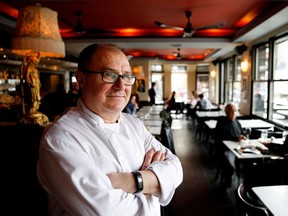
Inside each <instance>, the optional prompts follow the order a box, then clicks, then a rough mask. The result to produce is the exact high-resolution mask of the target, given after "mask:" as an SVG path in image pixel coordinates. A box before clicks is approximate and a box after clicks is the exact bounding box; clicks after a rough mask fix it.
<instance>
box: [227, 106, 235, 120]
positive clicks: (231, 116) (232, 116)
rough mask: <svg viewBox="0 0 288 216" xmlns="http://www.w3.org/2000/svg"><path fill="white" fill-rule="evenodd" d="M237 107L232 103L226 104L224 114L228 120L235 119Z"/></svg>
mask: <svg viewBox="0 0 288 216" xmlns="http://www.w3.org/2000/svg"><path fill="white" fill-rule="evenodd" d="M237 112H238V107H237V105H236V104H234V103H228V104H227V105H226V106H225V113H226V116H227V118H228V119H230V120H234V119H236V117H237Z"/></svg>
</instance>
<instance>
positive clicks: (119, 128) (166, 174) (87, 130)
mask: <svg viewBox="0 0 288 216" xmlns="http://www.w3.org/2000/svg"><path fill="white" fill-rule="evenodd" d="M151 148H154V149H155V151H157V150H162V151H165V152H166V159H165V161H158V162H154V163H152V164H151V165H150V166H149V168H148V169H150V170H153V172H154V173H155V174H156V176H157V178H158V179H159V182H160V186H161V192H162V195H161V196H160V197H156V196H152V197H151V199H148V200H147V199H146V198H145V196H144V194H143V193H142V192H140V193H137V194H132V193H126V192H125V191H123V190H121V189H113V187H112V184H111V181H110V180H109V178H108V177H107V175H106V174H108V173H111V172H133V171H138V170H139V169H140V167H141V165H142V163H143V160H144V156H145V154H146V153H147V151H148V150H149V149H151ZM37 174H38V178H39V181H40V183H41V185H42V186H43V188H44V189H45V190H46V191H47V192H48V196H49V205H50V215H55V216H60V215H61V216H63V215H65V216H66V215H77V216H79V215H81V216H88V215H93V216H95V215H101V216H113V215H117V216H119V215H120V216H121V215H125V216H130V215H131V216H132V215H137V216H138V215H139V216H142V215H145V216H146V215H147V216H152V215H160V204H161V205H163V206H165V205H167V204H168V203H169V202H170V201H171V199H172V197H173V195H174V192H175V189H176V188H177V187H178V186H179V185H180V183H181V182H182V180H183V170H182V166H181V163H180V161H179V159H178V158H177V157H176V156H175V155H173V154H172V153H171V151H170V150H169V149H167V148H165V147H164V146H163V145H162V144H161V143H160V142H159V141H157V140H156V139H155V138H154V136H152V135H151V134H150V133H149V132H148V130H147V129H146V127H145V126H144V125H143V123H142V121H141V120H140V119H137V118H136V117H134V116H132V115H130V114H126V113H122V114H121V115H120V118H119V120H118V122H117V123H114V124H106V123H105V122H104V121H103V119H102V118H101V117H100V116H98V115H96V114H95V113H93V112H91V111H90V110H89V109H88V108H87V107H86V106H85V105H84V104H83V102H81V100H79V101H78V105H77V108H75V109H74V110H71V111H69V112H67V113H66V114H65V115H63V116H62V117H61V118H60V119H58V120H57V121H56V122H55V123H53V124H52V125H51V126H49V127H48V128H47V130H46V132H44V134H43V139H42V141H41V144H40V150H39V161H38V166H37Z"/></svg>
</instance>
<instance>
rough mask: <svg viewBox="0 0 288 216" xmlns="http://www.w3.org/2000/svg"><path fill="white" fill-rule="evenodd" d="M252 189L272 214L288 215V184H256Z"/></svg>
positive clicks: (278, 215)
mask: <svg viewBox="0 0 288 216" xmlns="http://www.w3.org/2000/svg"><path fill="white" fill-rule="evenodd" d="M252 191H253V192H254V193H255V194H256V196H257V197H258V198H259V199H260V200H261V202H262V203H263V204H264V205H265V206H266V207H267V209H268V210H269V211H270V212H271V213H272V214H273V215H274V216H287V215H288V185H271V186H257V187H252Z"/></svg>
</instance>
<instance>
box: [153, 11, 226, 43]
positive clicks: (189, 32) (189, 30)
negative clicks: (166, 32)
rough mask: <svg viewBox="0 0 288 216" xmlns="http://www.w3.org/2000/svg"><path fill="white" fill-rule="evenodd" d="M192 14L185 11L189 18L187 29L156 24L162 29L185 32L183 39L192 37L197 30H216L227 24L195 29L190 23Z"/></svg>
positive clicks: (222, 23)
mask: <svg viewBox="0 0 288 216" xmlns="http://www.w3.org/2000/svg"><path fill="white" fill-rule="evenodd" d="M191 15H192V12H191V11H188V10H187V11H185V16H186V18H187V23H186V26H185V28H182V27H177V26H171V25H166V24H164V23H161V22H159V21H155V22H154V23H155V24H156V25H157V26H159V27H161V28H170V29H175V30H179V31H183V37H184V38H186V37H192V35H193V34H194V33H195V31H197V30H204V29H214V28H221V27H223V26H224V25H225V24H226V23H225V22H220V23H218V24H215V25H209V26H199V27H193V26H192V24H191V21H190V18H191Z"/></svg>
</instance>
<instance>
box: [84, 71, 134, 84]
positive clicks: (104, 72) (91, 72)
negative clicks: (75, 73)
mask: <svg viewBox="0 0 288 216" xmlns="http://www.w3.org/2000/svg"><path fill="white" fill-rule="evenodd" d="M82 72H83V73H88V74H101V77H102V81H103V82H105V83H109V84H113V83H115V82H117V80H118V79H119V78H120V77H121V78H122V79H123V82H124V84H125V85H126V86H133V85H134V83H135V81H136V77H135V76H134V75H131V74H129V75H128V74H124V75H120V74H116V73H113V72H108V71H91V70H82ZM104 74H113V75H115V76H117V79H115V81H113V82H107V80H104ZM125 77H126V78H128V79H129V80H130V79H132V78H134V81H133V83H132V84H127V83H125Z"/></svg>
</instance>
